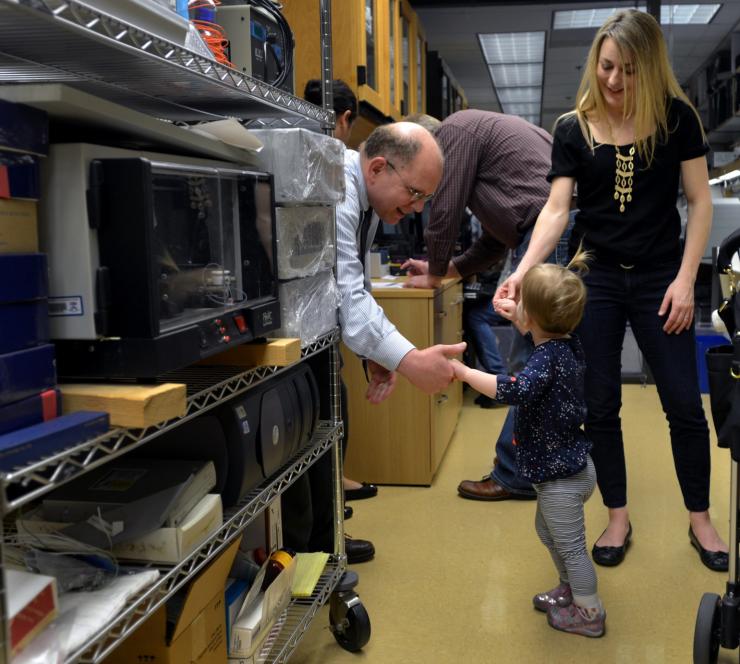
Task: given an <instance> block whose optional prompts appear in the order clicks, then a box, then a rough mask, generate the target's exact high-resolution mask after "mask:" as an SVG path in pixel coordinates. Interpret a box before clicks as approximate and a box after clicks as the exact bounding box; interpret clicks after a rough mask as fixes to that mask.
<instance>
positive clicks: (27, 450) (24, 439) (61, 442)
mask: <svg viewBox="0 0 740 664" xmlns="http://www.w3.org/2000/svg"><path fill="white" fill-rule="evenodd" d="M108 428H109V417H108V413H99V412H95V411H85V410H81V411H78V412H76V413H70V414H69V415H62V416H61V417H57V418H56V419H53V420H50V421H49V422H42V423H41V424H35V425H33V426H31V427H26V428H25V429H19V430H18V431H13V432H11V433H6V434H5V435H3V436H0V470H5V471H11V470H13V469H14V468H17V467H19V466H26V465H28V464H30V463H33V462H35V461H40V460H41V459H43V458H44V457H46V456H50V455H52V454H56V453H57V452H61V451H62V450H64V449H66V448H68V447H73V446H74V445H77V444H79V443H84V442H85V441H86V440H92V439H93V438H96V437H97V436H100V435H102V434H104V433H105V432H106V431H108Z"/></svg>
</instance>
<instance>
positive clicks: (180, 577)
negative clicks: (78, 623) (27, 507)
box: [9, 421, 345, 664]
mask: <svg viewBox="0 0 740 664" xmlns="http://www.w3.org/2000/svg"><path fill="white" fill-rule="evenodd" d="M341 436H342V428H341V426H337V425H334V424H332V423H330V422H326V421H323V422H321V423H320V425H319V427H318V431H317V433H316V434H315V436H314V438H313V440H312V442H311V443H310V444H309V445H308V447H307V448H306V449H304V450H303V451H301V452H300V453H299V454H298V455H297V456H296V457H295V458H294V459H293V460H292V461H291V462H289V463H288V464H286V466H285V467H284V469H283V470H281V472H280V473H279V474H278V475H277V476H276V477H275V479H274V480H272V481H270V482H266V483H265V484H262V485H261V486H259V487H258V488H257V489H255V490H254V491H252V492H251V493H250V494H249V496H247V498H245V500H244V502H243V503H242V504H241V505H240V506H238V507H236V508H234V509H233V510H230V511H229V512H227V514H226V515H225V517H224V524H223V525H222V526H221V528H219V530H218V531H217V532H216V533H214V534H213V535H211V536H210V537H209V538H208V539H207V540H206V541H204V542H203V543H202V544H201V545H200V546H199V547H198V548H197V549H196V550H195V551H194V552H193V553H191V554H190V555H189V556H188V557H187V558H185V559H184V560H183V561H182V562H181V563H179V564H178V565H175V566H174V567H172V568H169V569H167V570H166V571H163V573H162V575H161V576H160V577H159V579H158V580H157V582H156V583H155V584H154V585H153V586H150V587H149V588H148V589H147V590H146V591H144V592H143V593H142V594H141V595H139V596H138V597H137V598H136V599H135V600H132V601H131V602H130V603H129V605H128V606H127V607H126V608H125V609H124V610H123V611H121V612H120V613H119V614H118V615H117V616H116V618H115V619H114V620H113V621H112V622H110V623H108V624H107V625H106V626H105V627H104V628H103V629H101V630H100V631H99V632H98V633H97V634H95V635H94V636H92V637H91V638H90V639H89V640H88V641H87V642H86V643H84V644H83V645H82V646H80V647H79V648H78V649H77V650H76V651H75V652H73V653H70V654H69V655H68V657H67V659H66V661H67V662H70V663H72V662H84V663H86V664H88V663H89V664H92V663H93V662H100V661H102V660H103V659H104V658H105V657H106V656H107V655H109V654H110V653H111V652H112V651H113V650H114V649H115V648H116V647H117V646H118V645H120V644H121V643H122V642H123V641H124V640H125V639H126V637H128V636H129V635H130V634H131V633H132V632H134V631H135V630H136V628H137V627H138V626H139V625H140V624H141V623H143V622H144V621H145V620H146V619H147V618H148V617H149V615H150V614H151V613H152V612H153V611H155V610H156V609H157V608H159V607H160V606H161V605H162V604H163V603H164V602H165V601H166V600H167V599H169V598H170V597H171V596H172V595H173V594H174V593H175V592H177V590H179V589H180V588H181V587H182V586H183V585H184V584H185V583H186V582H187V581H188V580H190V579H191V578H192V577H193V576H194V575H195V574H197V573H198V572H199V571H200V570H201V569H202V568H203V567H205V565H207V564H208V562H209V561H210V560H212V559H213V557H215V556H217V555H218V554H219V553H220V552H221V551H223V550H224V549H225V548H226V546H227V545H228V544H229V543H230V542H231V541H233V539H234V538H235V537H236V536H237V535H238V534H239V533H240V532H241V531H242V530H243V529H244V528H245V527H246V526H247V525H248V524H249V523H250V522H251V521H252V520H253V519H254V518H255V517H256V516H257V515H258V514H259V513H260V512H262V511H263V510H264V509H265V508H266V507H267V505H268V504H269V503H270V501H272V500H273V499H274V498H276V497H277V496H279V495H281V494H282V493H283V492H284V491H285V489H287V488H288V487H289V486H290V485H291V484H293V482H295V480H296V479H297V478H298V477H299V476H300V475H301V474H302V473H304V472H305V471H306V470H308V468H310V467H311V466H312V465H313V464H314V463H315V462H316V461H317V460H318V459H319V458H320V457H321V456H322V455H323V454H324V453H326V451H327V450H329V449H330V448H331V447H332V446H333V445H334V444H335V443H336V442H337V441H338V440H340V439H341ZM9 536H11V537H12V535H9ZM344 566H345V562H344V560H343V559H341V558H340V559H338V560H335V561H334V562H333V563H332V569H333V571H335V572H336V573H337V574H339V573H340V572H343V571H344ZM325 575H326V572H325Z"/></svg>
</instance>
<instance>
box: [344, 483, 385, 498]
mask: <svg viewBox="0 0 740 664" xmlns="http://www.w3.org/2000/svg"><path fill="white" fill-rule="evenodd" d="M377 495H378V487H377V486H375V485H374V484H367V483H366V482H363V483H362V486H360V487H359V488H358V489H345V490H344V499H345V500H363V499H365V498H372V497H374V496H377Z"/></svg>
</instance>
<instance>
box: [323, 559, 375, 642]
mask: <svg viewBox="0 0 740 664" xmlns="http://www.w3.org/2000/svg"><path fill="white" fill-rule="evenodd" d="M357 581H358V578H357V574H355V572H345V573H344V576H343V577H342V578H341V580H340V581H339V583H338V584H337V587H336V589H335V590H334V592H333V593H332V596H331V599H330V600H329V623H330V629H331V631H332V633H333V634H334V638H335V639H336V640H337V643H338V644H339V645H340V646H341V647H342V648H344V649H345V650H348V651H349V652H359V651H360V650H362V648H363V647H364V646H365V644H367V642H368V641H369V640H370V616H368V614H367V611H366V610H365V607H364V606H363V604H362V601H361V600H360V598H359V596H358V595H357V593H356V592H355V591H354V588H355V586H356V585H357Z"/></svg>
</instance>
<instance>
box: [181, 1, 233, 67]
mask: <svg viewBox="0 0 740 664" xmlns="http://www.w3.org/2000/svg"><path fill="white" fill-rule="evenodd" d="M220 4H221V2H220V0H208V1H207V0H195V1H192V0H191V2H189V3H188V11H192V10H194V9H209V8H211V7H216V6H217V5H220ZM190 22H191V23H192V24H193V25H194V26H195V27H196V29H197V30H198V32H199V33H200V36H201V37H203V41H205V43H206V46H208V48H209V50H210V51H211V53H213V56H214V57H215V58H216V61H217V62H220V63H221V64H223V65H227V66H228V67H233V66H234V65H233V64H232V63H231V62H230V61H229V59H228V58H227V57H226V48H227V46H228V45H229V39H228V37H227V36H226V33H225V32H224V29H223V28H222V27H221V26H220V25H218V23H212V22H211V21H203V20H200V19H191V21H190Z"/></svg>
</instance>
